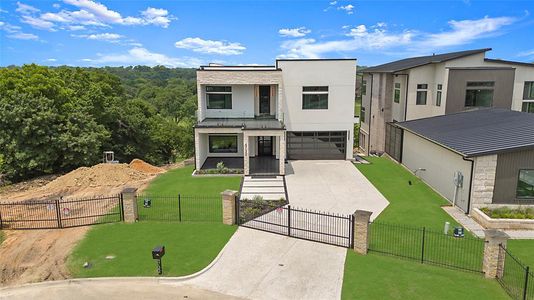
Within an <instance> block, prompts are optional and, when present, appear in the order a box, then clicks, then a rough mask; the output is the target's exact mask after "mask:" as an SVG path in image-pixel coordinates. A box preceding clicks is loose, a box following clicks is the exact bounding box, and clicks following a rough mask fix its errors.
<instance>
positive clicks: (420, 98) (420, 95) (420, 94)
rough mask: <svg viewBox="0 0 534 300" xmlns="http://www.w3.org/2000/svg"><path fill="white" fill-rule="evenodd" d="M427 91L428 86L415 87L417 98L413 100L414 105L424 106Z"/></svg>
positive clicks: (419, 85)
mask: <svg viewBox="0 0 534 300" xmlns="http://www.w3.org/2000/svg"><path fill="white" fill-rule="evenodd" d="M427 89H428V84H418V85H417V98H416V99H415V104H417V105H426V94H427Z"/></svg>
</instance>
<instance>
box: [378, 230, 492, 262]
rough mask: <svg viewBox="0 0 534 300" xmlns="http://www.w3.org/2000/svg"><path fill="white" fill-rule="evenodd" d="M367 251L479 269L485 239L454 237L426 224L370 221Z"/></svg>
mask: <svg viewBox="0 0 534 300" xmlns="http://www.w3.org/2000/svg"><path fill="white" fill-rule="evenodd" d="M369 251H373V252H378V253H384V254H389V255H394V256H399V257H403V258H407V259H411V260H416V261H419V262H421V263H427V264H434V265H441V266H446V267H451V268H456V269H462V270H468V271H473V272H482V263H483V256H484V240H481V239H477V238H472V237H467V236H466V237H461V238H460V237H454V236H453V235H450V234H445V233H444V232H438V231H432V230H428V229H426V228H425V227H411V226H403V225H393V224H385V223H379V222H373V223H371V224H370V242H369Z"/></svg>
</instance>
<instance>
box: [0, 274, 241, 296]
mask: <svg viewBox="0 0 534 300" xmlns="http://www.w3.org/2000/svg"><path fill="white" fill-rule="evenodd" d="M0 299H2V300H3V299H6V300H7V299H9V300H19V299H20V300H26V299H39V300H56V299H76V300H104V299H105V300H119V299H120V300H123V299H128V300H135V299H161V300H163V299H213V300H231V299H240V298H237V297H232V296H227V295H222V294H219V293H216V292H212V291H207V290H204V289H200V288H198V287H194V286H191V285H188V284H184V283H180V282H170V281H159V282H158V281H157V280H156V279H136V278H131V279H118V280H117V279H105V280H79V281H77V280H76V281H70V280H63V281H57V282H53V281H52V282H44V283H40V284H32V285H25V286H22V287H17V288H10V289H0Z"/></svg>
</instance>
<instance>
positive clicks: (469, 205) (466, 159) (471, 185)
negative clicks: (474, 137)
mask: <svg viewBox="0 0 534 300" xmlns="http://www.w3.org/2000/svg"><path fill="white" fill-rule="evenodd" d="M462 159H463V160H465V161H469V162H471V175H470V176H469V195H468V196H467V212H466V213H465V214H466V215H467V214H469V211H471V190H472V188H473V176H474V175H475V174H474V173H473V172H474V170H475V161H474V160H473V159H468V158H465V157H464V156H462Z"/></svg>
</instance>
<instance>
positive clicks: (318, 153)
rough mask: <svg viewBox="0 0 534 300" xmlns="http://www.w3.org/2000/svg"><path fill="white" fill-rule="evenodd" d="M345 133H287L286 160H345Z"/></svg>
mask: <svg viewBox="0 0 534 300" xmlns="http://www.w3.org/2000/svg"><path fill="white" fill-rule="evenodd" d="M346 147H347V132H346V131H290V132H287V158H288V159H345V153H346Z"/></svg>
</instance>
